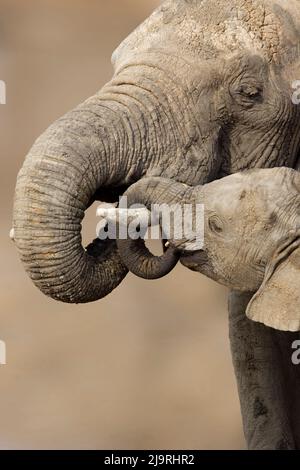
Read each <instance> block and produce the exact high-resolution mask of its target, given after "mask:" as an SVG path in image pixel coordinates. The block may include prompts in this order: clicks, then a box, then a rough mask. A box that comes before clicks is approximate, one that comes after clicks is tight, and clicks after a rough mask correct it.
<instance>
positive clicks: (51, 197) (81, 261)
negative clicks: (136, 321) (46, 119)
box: [13, 88, 143, 303]
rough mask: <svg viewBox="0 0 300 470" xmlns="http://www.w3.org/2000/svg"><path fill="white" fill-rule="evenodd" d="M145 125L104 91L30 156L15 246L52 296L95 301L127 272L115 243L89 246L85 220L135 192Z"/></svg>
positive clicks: (21, 182)
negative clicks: (104, 198) (124, 191)
mask: <svg viewBox="0 0 300 470" xmlns="http://www.w3.org/2000/svg"><path fill="white" fill-rule="evenodd" d="M139 122H142V121H141V120H140V116H138V113H135V112H134V110H132V109H131V110H130V112H129V108H128V107H127V106H124V105H122V103H121V102H120V100H118V99H114V96H113V93H112V91H111V89H109V88H108V90H106V89H105V88H104V90H103V91H102V92H99V93H98V94H96V95H95V96H93V97H91V98H90V99H88V100H87V101H86V102H84V103H83V104H81V105H80V106H79V107H77V108H75V109H74V110H73V111H71V112H69V113H68V114H66V115H65V116H64V117H62V118H61V119H59V120H58V121H57V122H55V123H54V124H53V125H52V126H51V127H50V128H49V129H48V130H47V131H46V132H45V133H44V134H43V135H42V136H41V137H40V138H39V139H38V140H37V141H36V143H35V144H34V146H33V148H32V149H31V151H30V153H29V154H28V156H27V157H26V160H25V162H24V165H23V167H22V169H21V171H20V173H19V175H18V179H17V185H16V193H15V203H14V218H13V229H14V240H15V242H16V246H17V248H18V251H19V253H20V257H21V260H22V262H23V263H24V266H25V269H26V270H27V272H28V274H29V276H30V277H31V279H32V280H33V281H34V283H35V284H36V285H37V287H38V288H39V289H40V290H41V291H42V292H43V293H45V294H46V295H48V296H51V297H52V298H54V299H56V300H60V301H63V302H69V303H84V302H91V301H95V300H97V299H100V298H102V297H104V296H105V295H107V294H108V293H110V292H111V291H112V290H113V289H114V288H115V287H117V285H118V284H119V283H120V282H121V281H122V279H123V278H124V277H125V275H126V274H127V272H128V270H127V268H126V267H125V265H124V264H123V263H122V261H121V259H120V256H119V254H118V250H117V246H116V243H115V242H113V241H109V242H105V243H104V242H100V240H96V241H94V242H93V243H92V244H91V245H90V246H89V247H88V248H87V249H84V248H83V246H82V238H81V222H82V220H83V217H84V213H85V210H86V209H87V208H88V207H89V205H90V204H91V203H92V202H93V200H95V199H97V194H98V195H99V194H100V193H101V194H102V195H103V194H105V190H106V188H115V187H118V186H125V187H128V185H129V184H130V183H131V182H132V181H136V180H137V179H139V177H140V176H141V174H140V173H139V171H138V168H140V163H141V162H140V161H139V159H138V158H137V156H136V155H135V149H136V146H138V148H141V147H142V145H143V143H142V142H140V141H139V138H140V136H141V134H142V131H141V128H140V127H139V126H140V124H136V123H139ZM134 144H135V145H134ZM135 161H137V162H138V164H135V163H134V162H135ZM103 188H104V189H103ZM99 189H100V192H99Z"/></svg>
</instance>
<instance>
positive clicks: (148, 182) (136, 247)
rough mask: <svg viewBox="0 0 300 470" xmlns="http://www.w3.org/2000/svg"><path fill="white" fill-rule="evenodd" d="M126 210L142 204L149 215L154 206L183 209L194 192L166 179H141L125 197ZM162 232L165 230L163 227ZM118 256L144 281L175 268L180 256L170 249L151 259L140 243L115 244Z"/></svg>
mask: <svg viewBox="0 0 300 470" xmlns="http://www.w3.org/2000/svg"><path fill="white" fill-rule="evenodd" d="M125 195H126V196H127V204H128V207H129V208H130V206H132V205H134V204H143V205H144V206H145V207H146V208H147V209H148V210H149V211H151V210H153V205H154V204H155V205H158V206H159V205H168V206H172V205H183V204H185V203H187V202H189V203H190V202H191V201H192V195H193V188H191V187H189V186H187V185H185V184H182V183H176V182H174V181H171V180H168V179H166V178H155V177H153V178H144V179H142V180H140V181H139V182H138V183H136V184H134V185H133V186H131V187H130V188H129V190H128V191H127V192H126V193H125ZM162 231H163V232H164V227H162ZM117 243H118V248H119V252H120V256H121V258H122V260H123V262H124V264H125V265H126V266H127V268H128V269H129V270H130V271H131V272H132V273H133V274H135V275H137V276H139V277H142V278H144V279H159V278H161V277H163V276H166V275H167V274H168V273H169V272H170V271H172V269H173V268H174V267H175V266H176V264H177V262H178V260H179V257H180V254H179V251H178V249H177V248H176V246H174V245H170V246H168V248H167V249H166V250H165V252H164V254H163V255H162V256H154V255H153V254H152V253H150V251H149V250H148V248H147V247H146V245H145V242H144V240H143V239H141V238H139V239H137V240H132V239H130V237H129V236H128V237H127V238H126V239H125V240H124V239H122V240H118V242H117Z"/></svg>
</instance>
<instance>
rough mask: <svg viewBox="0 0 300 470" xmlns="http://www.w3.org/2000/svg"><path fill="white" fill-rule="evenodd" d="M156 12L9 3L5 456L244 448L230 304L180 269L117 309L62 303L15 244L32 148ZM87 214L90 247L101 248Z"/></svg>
mask: <svg viewBox="0 0 300 470" xmlns="http://www.w3.org/2000/svg"><path fill="white" fill-rule="evenodd" d="M158 3H159V1H158V0H109V1H107V0H26V2H25V1H22V0H0V79H1V80H5V82H6V85H7V104H6V105H0V155H1V163H2V167H1V172H0V175H1V184H0V209H1V225H0V227H1V245H0V247H1V257H0V309H1V311H0V339H2V340H4V341H5V342H6V345H7V362H8V363H7V365H6V366H0V422H1V426H0V448H1V449H11V448H25V449H28V448H33V449H39V448H44V449H49V448H50V449H55V448H56V449H63V448H70V449H91V448H96V449H106V448H110V449H143V448H146V449H150V448H154V449H163V448H170V449H171V448H172V449H178V448H185V449H187V448H190V449H229V448H230V449H236V448H243V447H244V439H243V436H242V430H241V418H240V411H239V404H238V398H237V391H236V385H235V379H234V374H233V368H232V365H231V358H230V351H229V341H228V331H227V330H228V327H227V313H226V303H227V298H226V297H227V292H226V290H225V289H222V288H220V287H218V286H217V285H216V284H214V283H213V282H210V281H208V280H206V279H205V278H204V277H201V276H200V275H199V274H195V273H192V272H189V271H187V270H185V269H184V268H182V267H178V268H176V270H175V271H174V272H173V273H172V274H171V275H170V276H168V277H167V278H166V279H163V280H161V281H156V282H150V281H148V282H147V281H143V280H139V279H137V278H134V277H133V276H131V275H130V276H128V277H127V279H126V280H125V281H124V282H123V284H122V285H121V287H119V289H118V290H116V291H115V292H114V293H113V294H111V295H110V296H109V297H108V298H106V299H104V300H103V301H100V302H97V303H95V304H90V305H86V306H70V305H63V304H59V303H56V302H54V301H52V300H50V299H48V298H46V297H44V296H43V295H42V294H41V293H40V292H39V291H38V290H37V289H36V288H35V287H34V286H33V284H31V281H30V280H29V279H28V278H27V277H26V275H25V273H24V271H23V268H22V266H21V264H20V262H19V260H18V257H17V254H16V251H15V249H14V246H13V244H12V243H11V242H10V241H9V239H8V233H9V229H10V220H11V212H12V201H13V193H14V184H15V179H16V175H17V171H18V169H19V168H20V166H21V164H22V161H23V159H24V156H25V154H26V152H27V151H28V149H29V148H30V146H31V144H32V143H33V141H34V139H35V138H36V137H37V136H38V135H39V134H40V133H41V132H42V131H43V130H44V129H45V128H46V127H47V126H48V125H49V124H50V123H51V122H52V121H53V120H54V119H56V118H57V117H59V116H60V115H62V114H63V113H65V112H66V111H67V110H69V109H71V108H72V107H73V106H75V105H76V104H78V103H79V102H80V101H82V100H83V99H85V98H86V97H88V96H89V95H91V94H93V93H94V92H95V91H96V90H97V89H99V88H100V87H101V86H102V85H103V84H104V83H105V82H106V81H107V80H108V79H109V78H110V76H111V73H112V69H111V65H110V56H111V53H112V52H113V50H114V48H115V47H116V46H117V45H118V44H119V43H120V41H121V40H122V39H123V38H125V37H126V36H127V35H128V34H129V33H130V32H131V31H132V29H133V28H134V27H136V26H137V25H138V24H139V23H140V22H141V21H142V20H143V19H144V18H145V17H146V16H148V14H149V13H150V12H151V11H152V10H153V8H154V7H155V6H156V5H157V4H158ZM96 221H97V219H96V217H95V212H94V209H93V211H92V212H91V211H90V212H89V216H88V218H87V222H86V224H85V236H86V237H87V236H88V238H89V239H91V238H93V237H94V233H95V225H96Z"/></svg>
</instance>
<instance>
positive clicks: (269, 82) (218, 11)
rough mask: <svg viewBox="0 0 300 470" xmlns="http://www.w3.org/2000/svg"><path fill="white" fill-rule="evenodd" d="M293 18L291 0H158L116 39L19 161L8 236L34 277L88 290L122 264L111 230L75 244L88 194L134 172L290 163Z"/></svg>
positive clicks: (81, 292) (297, 71)
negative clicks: (88, 93)
mask: <svg viewBox="0 0 300 470" xmlns="http://www.w3.org/2000/svg"><path fill="white" fill-rule="evenodd" d="M299 25H300V13H299V2H298V0H289V2H288V3H287V2H286V1H285V0H277V1H272V0H247V1H244V0H232V1H231V2H229V3H228V2H227V0H218V1H216V2H211V1H210V0H203V1H201V2H200V1H196V0H167V1H165V2H163V3H162V5H161V6H160V7H159V8H158V9H157V10H156V11H155V12H154V13H153V14H152V15H151V16H150V18H149V19H148V20H146V21H145V23H143V24H142V25H141V26H140V27H139V28H137V30H136V31H135V32H133V33H132V34H131V35H130V36H129V38H128V39H126V40H125V41H124V42H123V43H122V44H121V46H120V47H119V48H118V49H117V50H116V52H115V53H114V54H113V59H112V60H113V65H114V76H113V78H112V80H111V81H110V82H109V83H108V84H107V85H105V86H104V88H102V89H101V91H99V92H98V93H96V95H94V96H92V97H91V98H89V99H88V100H86V101H85V102H84V103H83V104H81V105H80V106H78V107H77V108H75V109H74V110H72V111H70V112H69V113H67V114H66V115H65V116H64V117H62V118H60V119H59V120H58V121H56V122H55V123H54V124H53V125H51V126H50V127H49V129H48V130H46V131H45V133H44V134H43V135H42V136H41V137H40V138H39V139H38V140H37V141H36V142H35V144H34V145H33V147H32V149H31V150H30V152H29V154H28V156H27V157H26V160H25V163H24V165H23V167H22V169H21V171H20V173H19V175H18V180H17V186H16V194H15V204H14V217H13V230H14V240H15V242H16V246H17V248H18V251H19V254H20V257H21V260H22V262H23V263H24V266H25V268H26V270H27V272H28V274H29V276H30V277H31V279H32V280H33V281H34V283H35V284H36V285H37V287H38V288H39V289H41V290H42V291H43V292H44V293H45V294H47V295H49V296H51V297H52V298H54V299H57V300H61V301H64V302H73V303H81V302H90V301H94V300H97V299H100V298H102V297H104V296H105V295H107V294H108V293H110V292H111V291H112V290H113V289H114V288H115V287H116V286H117V285H118V284H119V283H120V282H121V281H122V279H123V278H124V276H125V275H126V273H127V268H126V266H125V265H124V263H123V262H122V260H121V258H120V255H119V253H118V250H117V247H116V244H115V242H113V241H111V242H106V243H103V242H100V241H99V240H96V241H94V242H93V243H92V244H91V245H90V246H89V247H88V248H87V249H84V248H83V247H82V242H81V222H82V219H83V217H84V213H85V210H86V209H87V208H88V207H89V205H90V204H91V203H92V202H93V201H94V200H103V201H116V200H117V198H118V196H119V195H120V194H122V193H123V191H124V190H125V189H126V188H128V187H129V186H130V185H132V184H133V183H135V182H137V181H138V180H139V179H141V178H142V177H144V176H163V177H165V178H171V179H174V180H177V181H178V182H181V183H188V184H189V185H191V186H194V185H198V184H204V183H206V182H209V181H212V180H214V179H216V178H219V177H221V176H225V175H227V174H231V173H235V172H238V171H240V170H243V169H245V168H252V167H274V166H295V165H296V164H297V158H298V156H299V148H300V119H299V118H300V106H298V105H297V104H296V103H295V102H294V101H295V100H294V101H293V100H292V99H291V96H292V93H293V82H294V81H295V80H297V79H299V77H300V66H299V43H300V33H299V31H300V28H299ZM170 258H171V264H170V265H172V263H173V262H174V257H173V255H171V254H170Z"/></svg>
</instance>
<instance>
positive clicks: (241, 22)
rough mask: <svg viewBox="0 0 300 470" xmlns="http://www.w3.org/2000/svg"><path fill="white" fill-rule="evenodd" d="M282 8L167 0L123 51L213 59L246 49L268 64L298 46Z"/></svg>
mask: <svg viewBox="0 0 300 470" xmlns="http://www.w3.org/2000/svg"><path fill="white" fill-rule="evenodd" d="M279 3H282V2H280V0H279V1H278V4H277V3H276V4H274V3H273V2H268V1H263V0H232V1H231V2H228V0H215V1H213V2H212V1H211V0H201V1H200V0H189V1H187V0H185V1H184V0H167V1H165V2H163V3H162V5H161V6H160V7H159V8H157V9H156V10H155V12H154V13H153V14H152V15H151V16H150V17H149V18H148V20H146V21H145V22H144V23H143V24H142V25H141V26H140V27H139V28H137V30H136V31H135V32H134V33H132V35H131V36H129V38H128V39H127V40H125V41H124V42H123V44H122V45H121V46H120V47H119V49H118V53H117V52H116V53H115V55H119V53H120V51H121V50H122V49H124V47H126V46H128V50H131V53H132V52H134V51H138V50H139V51H140V50H141V48H146V49H147V50H149V49H150V48H151V47H152V46H153V47H158V45H159V48H163V46H162V41H161V39H162V37H164V41H163V44H168V49H173V51H174V54H176V53H177V51H178V42H179V44H180V50H181V55H182V56H183V57H186V58H187V57H188V56H194V57H195V56H196V57H198V58H202V59H213V58H217V57H219V56H220V55H224V53H225V54H229V55H230V54H235V53H236V52H237V51H241V50H245V49H248V50H250V51H253V52H256V53H259V54H260V55H262V56H263V57H264V58H265V59H266V60H267V61H268V62H274V63H275V64H276V63H278V64H279V63H280V62H282V60H281V59H282V54H283V53H284V52H285V51H287V52H288V51H289V50H290V49H291V48H293V47H295V45H296V44H297V43H298V42H299V32H298V26H297V24H296V23H295V20H294V18H293V17H292V15H291V14H290V13H289V12H288V11H286V10H285V9H284V8H283V7H282V6H281V5H280V4H279Z"/></svg>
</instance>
